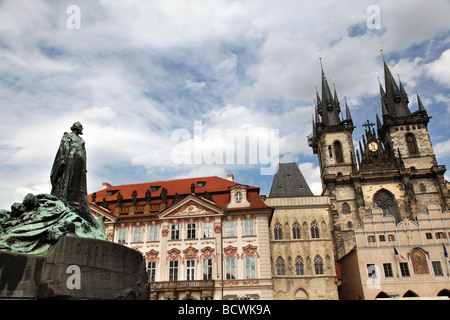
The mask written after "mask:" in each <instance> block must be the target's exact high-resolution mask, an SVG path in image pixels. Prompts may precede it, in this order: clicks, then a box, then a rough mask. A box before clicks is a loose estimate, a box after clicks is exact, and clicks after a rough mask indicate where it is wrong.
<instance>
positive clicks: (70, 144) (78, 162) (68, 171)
mask: <svg viewBox="0 0 450 320" xmlns="http://www.w3.org/2000/svg"><path fill="white" fill-rule="evenodd" d="M50 181H51V183H52V192H51V194H52V195H54V196H56V197H57V198H58V199H59V200H61V201H62V202H63V203H64V204H66V205H67V206H68V207H69V208H70V209H71V210H72V211H74V212H77V213H78V214H79V215H80V216H81V217H82V218H84V219H85V220H87V221H88V222H90V223H92V224H93V225H94V226H97V222H96V221H95V220H94V217H93V216H92V214H91V210H90V207H89V200H88V196H87V186H86V149H85V146H84V140H83V139H82V138H80V137H79V136H78V135H77V134H76V133H75V132H65V133H64V135H63V137H62V139H61V143H60V145H59V149H58V152H57V153H56V157H55V161H54V163H53V168H52V171H51V174H50Z"/></svg>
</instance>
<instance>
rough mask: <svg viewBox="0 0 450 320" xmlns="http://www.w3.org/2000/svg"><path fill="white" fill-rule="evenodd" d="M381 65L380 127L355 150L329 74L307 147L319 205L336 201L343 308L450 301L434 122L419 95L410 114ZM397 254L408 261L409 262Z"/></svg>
mask: <svg viewBox="0 0 450 320" xmlns="http://www.w3.org/2000/svg"><path fill="white" fill-rule="evenodd" d="M383 62H384V87H383V85H382V84H381V82H380V84H379V87H380V97H381V106H382V118H381V119H380V118H379V117H378V115H377V114H375V115H374V117H375V120H376V123H371V122H370V121H367V122H366V123H365V124H363V126H364V127H365V134H364V135H363V137H362V141H359V143H358V144H359V148H357V149H356V150H355V148H354V141H353V137H352V133H353V130H354V128H355V126H354V124H353V120H352V117H351V114H350V111H349V108H348V106H347V103H345V115H344V116H341V107H340V103H339V99H338V96H337V93H336V90H334V93H333V94H332V93H331V90H330V88H329V85H328V82H327V79H326V76H325V73H324V71H323V68H322V95H321V96H320V95H319V93H318V92H316V95H317V98H316V99H317V105H316V110H315V117H314V120H313V133H312V135H311V136H309V137H308V140H309V145H310V147H312V149H313V152H314V153H315V154H317V155H318V157H319V166H320V174H321V180H322V186H323V193H322V195H323V196H327V197H329V199H330V205H331V210H330V228H331V230H332V231H331V232H332V237H333V244H334V253H335V258H336V260H337V263H338V267H339V268H338V270H339V272H338V277H339V289H340V298H341V299H375V298H390V297H391V298H392V297H394V298H399V297H405V298H406V297H418V296H420V297H427V298H435V297H436V296H441V295H442V296H446V297H448V296H450V295H449V289H450V278H449V274H448V266H449V260H448V257H447V253H446V248H445V246H446V245H449V244H450V242H449V238H450V233H449V232H450V221H449V220H448V211H447V210H448V209H449V206H450V193H449V187H450V186H449V183H448V181H446V180H445V179H444V173H445V171H446V168H445V166H444V165H440V164H438V163H437V160H436V156H435V153H434V150H433V147H432V143H431V140H430V136H429V133H428V129H427V128H428V124H429V122H430V119H431V117H430V116H429V115H428V113H427V111H426V109H425V107H424V105H423V103H422V101H421V99H420V97H419V95H417V104H418V110H416V111H413V112H411V111H410V109H409V106H408V105H409V97H408V95H407V93H406V91H405V89H404V87H403V84H402V83H401V81H399V82H398V83H397V82H396V81H395V79H394V78H393V76H392V74H391V72H390V70H389V68H388V66H387V63H386V61H384V56H383ZM436 237H438V238H436ZM436 239H438V240H436ZM394 247H395V248H394ZM394 252H395V253H397V252H402V253H403V256H402V257H404V258H403V262H400V261H399V259H397V255H393V253H394ZM418 260H421V267H419V264H418ZM383 268H384V269H383ZM386 268H387V269H386ZM389 268H391V269H392V270H391V269H389ZM380 270H381V271H380ZM399 274H400V276H399ZM374 288H375V289H374ZM380 288H381V289H380Z"/></svg>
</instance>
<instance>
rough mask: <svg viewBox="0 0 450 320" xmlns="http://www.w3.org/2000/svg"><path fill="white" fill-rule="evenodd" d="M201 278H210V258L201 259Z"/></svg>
mask: <svg viewBox="0 0 450 320" xmlns="http://www.w3.org/2000/svg"><path fill="white" fill-rule="evenodd" d="M203 280H212V259H204V260H203Z"/></svg>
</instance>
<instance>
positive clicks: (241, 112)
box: [0, 0, 450, 209]
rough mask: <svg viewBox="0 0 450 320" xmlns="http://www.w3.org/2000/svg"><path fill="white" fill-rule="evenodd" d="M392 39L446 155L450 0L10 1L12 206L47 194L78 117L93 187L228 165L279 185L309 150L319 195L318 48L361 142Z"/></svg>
mask: <svg viewBox="0 0 450 320" xmlns="http://www.w3.org/2000/svg"><path fill="white" fill-rule="evenodd" d="M380 48H383V53H384V56H385V59H386V61H387V63H388V65H389V66H390V68H391V71H392V73H393V74H394V75H397V74H398V75H399V77H400V78H401V81H402V82H403V85H404V87H405V89H406V91H407V93H408V95H409V100H410V109H411V110H412V111H415V110H417V100H416V90H417V92H418V93H419V95H420V97H421V99H422V101H423V103H424V106H425V108H426V110H427V112H428V114H429V115H430V116H431V117H432V119H431V121H430V123H429V126H428V128H429V133H430V137H431V141H432V143H433V147H434V150H435V153H436V157H437V161H438V163H439V164H444V165H450V129H449V125H448V123H449V121H448V120H450V2H449V1H448V0H433V1H423V0H398V1H392V0H384V1H383V0H379V1H377V0H371V1H365V0H346V1H337V0H321V1H306V0H305V1H303V0H295V1H294V0H276V1H272V0H239V1H234V0H215V1H206V0H189V1H188V0H164V1H156V0H149V1H138V0H128V1H123V0H97V1H94V0H86V1H77V0H70V1H65V0H60V1H44V0H33V1H24V0H2V1H0V110H1V116H0V159H1V161H0V181H1V184H0V208H4V209H9V207H10V206H11V204H12V203H14V202H20V201H21V200H22V199H23V197H24V196H25V195H26V194H27V193H28V192H31V193H33V194H38V193H50V190H51V184H50V179H49V176H50V170H51V167H52V164H53V161H54V157H55V155H56V151H57V149H58V146H59V143H60V139H61V137H62V135H63V133H64V132H65V131H69V130H70V127H71V125H72V124H73V123H74V122H76V121H80V122H81V123H82V124H83V126H84V134H83V136H82V137H83V139H84V140H85V143H86V152H87V170H88V172H87V181H88V192H89V193H91V192H95V191H97V190H100V189H101V187H102V183H103V182H108V183H110V184H111V185H120V184H131V183H142V182H152V181H159V180H170V179H180V178H188V177H203V176H212V175H215V176H219V177H223V178H226V176H227V174H228V173H232V174H233V175H234V177H235V181H237V182H239V183H242V184H247V185H252V186H257V187H260V188H261V192H260V193H261V194H265V195H268V194H269V192H270V187H271V184H272V180H273V173H274V170H273V169H274V165H275V167H276V160H277V161H280V162H296V163H297V164H299V167H300V169H301V171H302V173H303V175H304V176H305V178H306V180H307V182H308V183H309V186H310V188H311V189H312V191H313V192H314V193H315V194H317V195H318V194H320V193H321V190H322V187H321V182H320V176H319V168H318V161H317V155H314V154H313V152H312V149H311V148H310V147H309V146H308V144H307V136H308V135H309V134H310V133H311V132H312V124H311V122H312V114H313V110H314V96H315V86H316V84H317V85H318V89H319V90H320V88H321V69H320V62H319V57H321V58H322V63H323V68H324V71H325V74H326V76H327V79H328V80H329V83H330V85H333V84H332V83H333V82H334V83H335V84H334V85H335V87H336V91H337V93H338V96H339V98H340V101H341V105H342V104H343V103H344V102H343V101H344V96H345V97H346V100H347V103H348V105H349V108H350V111H351V114H352V117H353V122H354V124H355V125H356V127H357V128H356V129H355V131H354V134H353V139H354V143H355V146H357V144H358V141H359V140H360V139H361V135H362V133H363V128H362V126H361V125H362V124H363V123H364V122H366V120H370V121H372V122H374V121H375V112H378V114H379V115H381V102H380V96H379V87H378V79H377V76H378V75H379V76H380V77H381V78H382V77H383V60H382V57H381V54H380ZM332 79H334V80H332ZM382 82H383V78H382ZM449 177H450V174H449V173H446V179H447V180H450V179H449Z"/></svg>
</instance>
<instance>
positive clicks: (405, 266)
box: [399, 262, 411, 277]
mask: <svg viewBox="0 0 450 320" xmlns="http://www.w3.org/2000/svg"><path fill="white" fill-rule="evenodd" d="M399 265H400V272H401V274H402V277H410V276H411V274H410V273H409V266H408V262H400V263H399Z"/></svg>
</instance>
